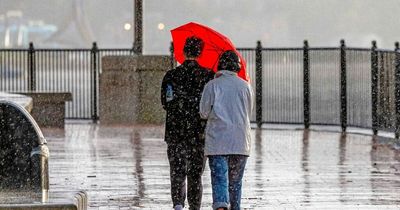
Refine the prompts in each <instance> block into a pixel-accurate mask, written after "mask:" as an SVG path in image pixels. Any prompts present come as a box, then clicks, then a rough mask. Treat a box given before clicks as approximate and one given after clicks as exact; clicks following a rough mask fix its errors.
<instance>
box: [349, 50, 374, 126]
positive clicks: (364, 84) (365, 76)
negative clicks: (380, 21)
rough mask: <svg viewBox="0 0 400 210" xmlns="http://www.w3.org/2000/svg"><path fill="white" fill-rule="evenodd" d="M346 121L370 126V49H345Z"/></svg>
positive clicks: (353, 124) (354, 124)
mask: <svg viewBox="0 0 400 210" xmlns="http://www.w3.org/2000/svg"><path fill="white" fill-rule="evenodd" d="M346 67H347V72H346V75H347V76H346V77H347V123H348V125H349V126H356V127H364V128H371V127H372V112H371V110H372V107H371V51H370V50H356V49H354V50H353V49H346Z"/></svg>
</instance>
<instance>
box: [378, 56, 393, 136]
mask: <svg viewBox="0 0 400 210" xmlns="http://www.w3.org/2000/svg"><path fill="white" fill-rule="evenodd" d="M395 59H396V54H395V52H391V51H378V109H377V115H378V128H379V129H380V130H386V131H394V130H395V127H396V103H395V101H396V100H395Z"/></svg>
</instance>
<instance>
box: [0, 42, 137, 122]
mask: <svg viewBox="0 0 400 210" xmlns="http://www.w3.org/2000/svg"><path fill="white" fill-rule="evenodd" d="M132 54H133V51H132V49H99V48H98V47H97V44H96V43H93V45H92V48H88V49H35V48H34V46H33V44H32V43H30V46H29V49H27V50H24V49H0V91H7V92H26V91H40V92H71V93H72V98H73V100H72V101H71V102H67V103H66V118H68V119H92V120H93V121H97V119H98V115H99V114H98V107H97V104H98V78H99V73H100V72H101V58H102V57H103V56H106V55H132Z"/></svg>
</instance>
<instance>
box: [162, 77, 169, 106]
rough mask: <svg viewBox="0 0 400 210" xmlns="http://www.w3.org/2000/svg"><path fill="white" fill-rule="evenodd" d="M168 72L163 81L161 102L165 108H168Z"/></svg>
mask: <svg viewBox="0 0 400 210" xmlns="http://www.w3.org/2000/svg"><path fill="white" fill-rule="evenodd" d="M168 75H169V74H168V72H167V74H165V76H164V78H163V81H162V83H161V104H162V107H163V109H164V110H166V109H167V99H166V89H167V84H168Z"/></svg>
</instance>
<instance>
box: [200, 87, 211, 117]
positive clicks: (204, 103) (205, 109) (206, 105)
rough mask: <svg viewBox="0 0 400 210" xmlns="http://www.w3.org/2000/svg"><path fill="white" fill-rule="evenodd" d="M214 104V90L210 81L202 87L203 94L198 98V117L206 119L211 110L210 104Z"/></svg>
mask: <svg viewBox="0 0 400 210" xmlns="http://www.w3.org/2000/svg"><path fill="white" fill-rule="evenodd" d="M213 104H214V92H213V87H212V85H211V84H210V83H208V84H207V85H206V86H205V87H204V91H203V94H202V96H201V100H200V117H201V118H203V119H207V118H208V116H209V114H210V112H211V110H212V105H213Z"/></svg>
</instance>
